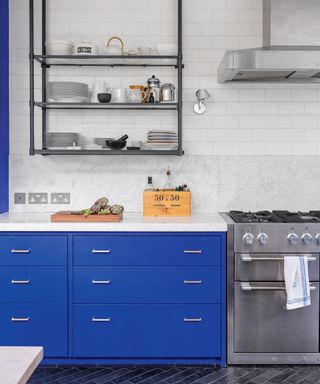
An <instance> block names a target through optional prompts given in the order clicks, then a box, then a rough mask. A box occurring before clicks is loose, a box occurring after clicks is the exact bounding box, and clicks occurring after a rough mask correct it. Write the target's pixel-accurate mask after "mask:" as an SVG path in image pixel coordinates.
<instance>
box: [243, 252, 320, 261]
mask: <svg viewBox="0 0 320 384" xmlns="http://www.w3.org/2000/svg"><path fill="white" fill-rule="evenodd" d="M286 256H289V257H294V256H301V254H292V255H290V254H287V255H286ZM303 256H307V255H303ZM241 260H242V261H282V260H284V256H283V257H252V256H250V255H249V254H245V253H242V254H241ZM307 260H308V261H317V258H316V257H314V256H307Z"/></svg>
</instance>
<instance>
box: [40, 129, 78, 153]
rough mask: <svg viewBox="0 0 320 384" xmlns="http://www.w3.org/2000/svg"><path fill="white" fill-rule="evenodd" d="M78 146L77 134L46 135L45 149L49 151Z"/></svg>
mask: <svg viewBox="0 0 320 384" xmlns="http://www.w3.org/2000/svg"><path fill="white" fill-rule="evenodd" d="M78 145H79V134H78V133H73V132H50V133H47V147H48V148H49V149H65V148H67V147H74V146H78Z"/></svg>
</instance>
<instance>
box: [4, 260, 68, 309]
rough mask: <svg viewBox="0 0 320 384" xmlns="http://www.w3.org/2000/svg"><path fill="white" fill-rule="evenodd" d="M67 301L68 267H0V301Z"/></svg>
mask: <svg viewBox="0 0 320 384" xmlns="http://www.w3.org/2000/svg"><path fill="white" fill-rule="evenodd" d="M65 301H67V268H65V267H35V266H32V267H28V266H23V267H20V266H16V267H7V266H2V267H1V268H0V302H6V303H10V302H11V303H22V302H24V303H32V302H42V303H45V302H48V303H50V302H65Z"/></svg>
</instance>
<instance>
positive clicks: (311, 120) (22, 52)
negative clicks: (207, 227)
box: [10, 0, 320, 211]
mask: <svg viewBox="0 0 320 384" xmlns="http://www.w3.org/2000/svg"><path fill="white" fill-rule="evenodd" d="M37 1H38V0H37ZM37 1H36V4H37ZM48 4H49V14H50V17H49V19H50V27H49V35H50V38H59V39H70V40H74V41H79V40H82V39H88V38H89V39H91V40H92V41H94V42H97V43H98V44H99V45H103V44H104V43H105V40H106V37H107V36H111V35H114V34H118V35H121V36H122V37H123V38H124V40H125V42H126V46H127V47H128V48H135V47H137V46H142V45H147V46H154V45H155V44H157V43H159V42H173V41H175V39H176V1H175V0H161V1H159V0H91V1H89V0H48ZM183 4H184V58H185V60H184V61H185V65H186V68H185V71H184V128H183V134H184V149H185V151H186V156H185V157H184V158H174V159H172V158H171V159H164V158H160V159H159V158H158V157H156V158H152V157H142V158H135V157H131V158H129V159H127V158H121V157H120V158H118V157H117V158H116V159H110V158H109V157H99V158H90V157H84V158H80V157H77V158H70V157H61V158H59V157H51V158H43V157H34V158H31V157H29V156H28V155H27V153H28V139H29V137H28V134H29V125H28V81H29V79H28V8H27V7H28V1H27V0H11V1H10V5H11V96H10V97H11V175H12V178H11V197H12V194H13V192H17V191H18V192H33V191H35V192H37V191H40V192H41V191H47V192H62V191H66V192H67V191H70V192H71V193H72V196H73V203H74V207H75V208H76V207H78V205H83V204H88V203H89V201H91V200H94V199H95V197H98V196H100V195H104V194H110V193H111V194H113V195H114V198H118V197H119V198H120V197H121V200H122V201H120V202H122V203H124V204H125V205H126V206H127V207H128V209H129V210H139V209H141V200H139V199H140V197H141V194H140V192H141V190H142V189H143V187H144V184H145V180H146V177H147V176H149V175H150V176H151V175H155V176H158V177H159V176H160V174H163V173H164V170H165V168H166V165H167V164H168V163H169V162H170V163H171V164H172V166H173V168H175V171H176V177H177V179H179V181H180V180H181V182H186V183H188V184H189V185H190V186H191V188H192V189H193V190H194V191H195V195H196V197H197V201H196V203H195V209H196V210H198V211H200V210H202V211H203V210H207V208H208V209H209V210H217V209H227V208H228V207H230V208H231V206H232V207H233V208H242V209H255V208H256V207H259V208H273V207H274V206H276V205H278V206H279V208H280V205H281V207H282V208H286V207H287V205H286V206H285V205H284V204H286V201H288V199H286V198H282V197H280V195H282V194H283V193H284V194H285V196H287V194H288V193H290V204H292V205H294V206H296V208H297V206H298V204H305V206H306V207H308V206H309V205H310V208H314V207H315V204H316V203H317V201H314V198H311V197H310V200H308V201H305V202H303V203H302V200H303V195H302V194H301V195H300V194H299V192H297V183H298V180H297V179H296V178H295V177H294V174H292V173H291V172H293V171H294V172H295V173H297V174H299V175H305V173H306V171H305V170H304V169H303V168H302V167H303V166H307V168H308V172H307V176H306V177H308V178H310V179H308V184H309V185H310V191H309V194H310V196H311V195H312V196H316V192H317V189H318V187H319V185H318V181H317V180H316V179H315V178H314V174H313V173H310V171H309V170H310V169H313V168H314V164H315V160H317V156H311V155H319V152H320V129H319V128H320V93H319V87H318V86H317V85H305V84H298V85H292V84H277V83H272V84H266V83H244V84H218V83H217V78H216V72H217V67H218V65H219V63H220V60H221V58H222V56H223V54H224V52H225V50H226V49H235V48H248V47H254V46H259V45H261V42H262V0H197V1H195V0H183ZM36 18H37V20H39V21H40V14H39V12H37V16H36ZM39 27H40V25H39V23H38V33H39V31H40V29H39ZM39 44H40V41H39V39H38V42H37V47H38V48H39ZM50 73H51V77H50V79H62V80H65V79H72V80H76V81H86V82H88V83H92V82H93V81H94V80H95V79H105V80H106V81H108V82H109V83H111V84H112V85H113V86H127V85H129V84H132V83H137V82H139V83H141V82H142V83H144V82H145V81H146V79H147V78H148V77H150V75H152V74H156V75H157V76H159V77H160V79H161V80H162V81H163V82H165V81H175V79H176V78H175V77H174V75H173V71H172V70H171V69H161V70H160V69H159V70H157V69H151V70H150V69H135V70H132V69H126V70H123V69H105V68H99V69H92V68H83V69H78V68H69V69H63V68H55V69H52V70H51V72H50ZM39 75H40V72H39V70H38V72H37V88H38V91H37V96H38V97H39V92H40V76H39ZM200 87H205V88H208V89H209V91H210V92H211V93H212V95H213V100H212V101H211V102H210V103H209V108H208V111H207V113H206V114H205V115H203V116H196V115H195V114H194V113H193V109H192V108H193V102H194V93H195V91H196V90H197V89H198V88H200ZM38 114H39V112H38ZM39 116H40V115H38V118H37V121H38V124H37V126H38V133H39V127H40V125H39ZM175 122H176V120H175V115H174V113H171V112H170V113H163V112H156V113H153V112H150V111H149V112H148V113H146V112H141V111H139V112H129V111H127V112H121V113H119V112H117V111H112V112H111V111H82V112H81V111H80V112H76V113H74V112H72V111H70V112H58V113H57V112H55V113H52V112H50V118H49V124H50V130H51V131H56V130H66V131H76V132H80V133H82V134H84V135H86V136H89V137H110V136H115V137H116V136H120V135H121V134H123V133H128V134H129V136H130V138H131V139H132V140H135V139H144V138H145V135H146V132H147V131H148V129H150V128H157V127H163V128H174V127H175ZM228 155H232V156H231V157H229V156H228ZM243 155H251V156H243ZM262 155H273V157H270V156H262ZM278 155H279V156H278ZM283 155H285V156H283ZM288 155H290V156H288ZM295 155H308V156H305V157H303V159H304V160H303V162H301V161H300V157H299V156H295ZM286 156H287V157H286ZM301 158H302V157H301ZM284 159H285V160H284ZM263 163H266V164H268V165H267V168H268V170H267V171H266V170H265V167H264V166H263ZM286 163H288V165H287V164H286ZM239 164H241V171H242V172H240V171H239V172H236V173H235V172H234V169H238V168H239ZM257 164H259V168H257ZM278 164H280V165H278ZM290 164H295V167H294V168H291V166H290ZM302 164H304V165H302ZM288 166H289V168H288ZM277 167H279V168H277ZM128 168H129V171H128ZM75 170H76V171H75ZM246 170H247V172H250V174H251V175H252V177H255V180H257V181H256V182H254V181H252V180H251V177H247V176H246ZM190 174H192V175H190ZM221 175H233V179H228V178H227V179H223V178H222V177H221ZM266 175H267V176H266ZM301 177H302V176H301ZM303 177H305V176H303ZM265 178H266V179H265ZM313 178H314V179H313ZM128 180H129V181H128ZM227 180H229V181H227ZM275 180H277V182H278V184H274V183H275ZM280 181H281V185H282V184H283V185H288V186H290V188H293V189H294V190H296V194H295V195H292V192H291V190H292V189H291V190H290V192H289V191H287V192H284V191H283V190H282V191H280V190H278V189H277V188H278V186H279V183H280ZM312 181H314V182H312ZM265 182H269V183H270V184H272V185H274V187H273V189H274V193H273V194H272V196H273V198H272V202H271V201H270V202H268V199H266V197H265V196H264V195H261V192H259V191H260V190H261V183H262V185H265ZM161 183H162V180H161V182H160V179H159V184H161ZM225 183H226V185H229V186H230V191H229V188H228V193H226V191H225V192H223V193H221V190H223V189H222V186H223V185H225ZM213 185H216V186H217V188H218V189H219V191H218V190H216V189H215V187H213ZM160 186H161V185H160ZM128 187H130V190H132V191H133V194H132V196H133V197H131V196H128V193H127V191H128ZM253 188H254V189H253ZM256 188H259V191H258V190H256ZM290 188H289V189H290ZM231 189H232V191H231ZM266 189H267V190H268V189H269V188H266ZM233 191H238V195H235V194H234V192H233ZM239 191H241V192H239ZM301 193H302V191H301ZM239 194H240V197H239ZM242 194H243V196H245V195H246V196H248V197H250V196H252V198H248V199H246V198H243V199H242V198H241V195H242ZM237 196H238V197H237ZM204 199H207V200H208V199H209V200H210V201H208V202H207V203H204V202H201V203H200V200H202V201H204ZM133 200H134V201H133ZM267 203H268V204H269V206H266V205H267ZM288 205H289V203H288ZM294 206H293V208H294ZM301 206H302V205H299V207H301ZM12 209H13V210H21V209H23V210H26V209H27V210H34V207H33V206H32V207H29V206H27V207H19V206H16V207H14V206H13V205H12ZM37 209H38V210H53V209H56V207H51V206H50V205H49V206H44V207H41V206H40V207H37Z"/></svg>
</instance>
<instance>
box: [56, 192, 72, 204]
mask: <svg viewBox="0 0 320 384" xmlns="http://www.w3.org/2000/svg"><path fill="white" fill-rule="evenodd" d="M51 204H70V193H51Z"/></svg>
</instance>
